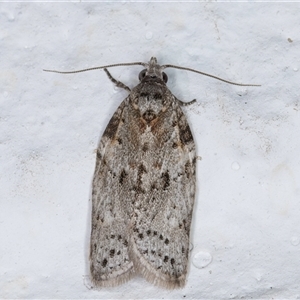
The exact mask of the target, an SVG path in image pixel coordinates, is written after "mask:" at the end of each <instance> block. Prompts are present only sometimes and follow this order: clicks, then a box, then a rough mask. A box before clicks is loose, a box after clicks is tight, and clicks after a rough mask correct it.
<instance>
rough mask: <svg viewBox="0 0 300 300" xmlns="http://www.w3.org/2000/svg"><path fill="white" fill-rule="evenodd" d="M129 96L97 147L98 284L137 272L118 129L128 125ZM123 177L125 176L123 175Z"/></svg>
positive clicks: (94, 250) (94, 262)
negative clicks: (125, 117)
mask: <svg viewBox="0 0 300 300" xmlns="http://www.w3.org/2000/svg"><path fill="white" fill-rule="evenodd" d="M127 102H128V100H127V99H125V100H124V101H123V102H122V103H121V105H120V106H119V108H118V109H117V111H116V112H115V113H114V115H113V117H112V118H111V120H110V122H109V124H108V125H107V127H106V130H105V131H104V134H103V136H102V138H101V140H100V143H99V147H98V149H97V160H96V168H95V173H94V179H93V190H92V232H91V244H90V271H91V277H92V278H91V279H92V282H93V283H94V284H95V285H96V286H100V287H101V286H116V285H119V284H122V283H125V282H126V281H128V280H129V279H130V278H131V277H132V276H133V275H134V267H133V262H132V261H131V260H130V258H129V255H128V243H129V228H128V226H129V221H130V215H129V214H128V211H127V209H126V203H125V202H124V201H123V200H124V196H125V195H124V189H123V188H122V185H121V184H120V181H122V179H121V177H120V174H118V173H117V172H118V170H119V169H120V168H121V167H122V165H123V164H124V162H123V161H122V159H120V155H121V153H122V148H123V145H122V143H121V140H120V139H118V136H119V135H118V132H119V131H120V128H122V126H124V122H123V120H122V119H123V115H124V113H126V110H127V109H128V105H127ZM121 176H122V175H121Z"/></svg>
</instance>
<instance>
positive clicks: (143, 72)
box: [139, 69, 147, 81]
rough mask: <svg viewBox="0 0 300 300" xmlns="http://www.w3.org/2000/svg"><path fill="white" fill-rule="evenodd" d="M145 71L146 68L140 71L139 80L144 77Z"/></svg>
mask: <svg viewBox="0 0 300 300" xmlns="http://www.w3.org/2000/svg"><path fill="white" fill-rule="evenodd" d="M146 72H147V70H146V69H144V70H143V71H141V72H140V74H139V80H140V81H142V80H143V79H144V77H145V76H146Z"/></svg>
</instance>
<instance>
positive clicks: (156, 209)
mask: <svg viewBox="0 0 300 300" xmlns="http://www.w3.org/2000/svg"><path fill="white" fill-rule="evenodd" d="M172 97H173V96H172ZM151 129H152V130H150V131H149V132H145V133H144V134H141V136H140V141H144V143H143V144H142V145H141V149H140V151H139V153H140V156H139V158H138V159H137V161H136V165H137V169H138V172H137V174H136V177H135V178H136V179H137V180H135V182H138V183H139V185H138V186H137V189H135V192H134V198H133V201H134V203H133V210H134V213H133V232H132V236H131V242H130V243H129V248H130V257H132V259H133V261H134V265H135V268H136V269H137V271H138V272H139V273H141V274H143V276H144V277H145V278H146V279H147V280H149V281H150V282H152V283H154V284H156V285H160V286H163V287H166V288H178V287H183V286H184V284H185V279H186V274H187V264H188V256H189V233H190V225H191V224H190V223H191V218H192V209H193V203H194V196H195V183H196V178H195V165H196V163H195V144H194V141H193V137H192V134H191V131H190V128H189V125H188V123H187V120H186V117H185V116H184V114H183V112H182V110H181V107H180V106H179V103H178V102H177V101H176V100H175V99H174V97H173V99H172V101H171V107H169V108H168V109H167V110H166V111H165V112H163V114H162V115H161V116H160V121H159V122H158V123H157V124H154V125H153V126H152V127H151ZM143 148H144V150H143ZM132 179H133V178H132Z"/></svg>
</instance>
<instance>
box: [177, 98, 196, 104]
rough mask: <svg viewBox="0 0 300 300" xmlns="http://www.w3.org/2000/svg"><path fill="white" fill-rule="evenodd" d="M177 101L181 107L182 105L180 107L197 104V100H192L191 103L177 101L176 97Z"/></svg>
mask: <svg viewBox="0 0 300 300" xmlns="http://www.w3.org/2000/svg"><path fill="white" fill-rule="evenodd" d="M175 99H176V100H177V101H178V102H179V105H180V106H188V105H191V104H193V103H196V102H197V100H196V99H194V100H192V101H189V102H183V101H181V100H179V99H177V98H176V97H175Z"/></svg>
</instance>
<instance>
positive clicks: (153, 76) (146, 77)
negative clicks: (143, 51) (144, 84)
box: [139, 57, 168, 83]
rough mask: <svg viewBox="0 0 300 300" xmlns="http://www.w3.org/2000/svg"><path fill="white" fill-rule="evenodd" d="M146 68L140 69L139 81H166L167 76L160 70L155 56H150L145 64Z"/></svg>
mask: <svg viewBox="0 0 300 300" xmlns="http://www.w3.org/2000/svg"><path fill="white" fill-rule="evenodd" d="M145 67H146V69H144V70H142V71H141V72H140V74H139V80H140V81H158V80H162V81H163V82H164V83H167V82H168V76H167V74H166V73H165V72H163V71H162V70H163V69H164V68H162V67H161V66H160V65H159V64H158V63H157V59H156V58H155V57H151V59H150V61H149V63H148V64H145Z"/></svg>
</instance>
